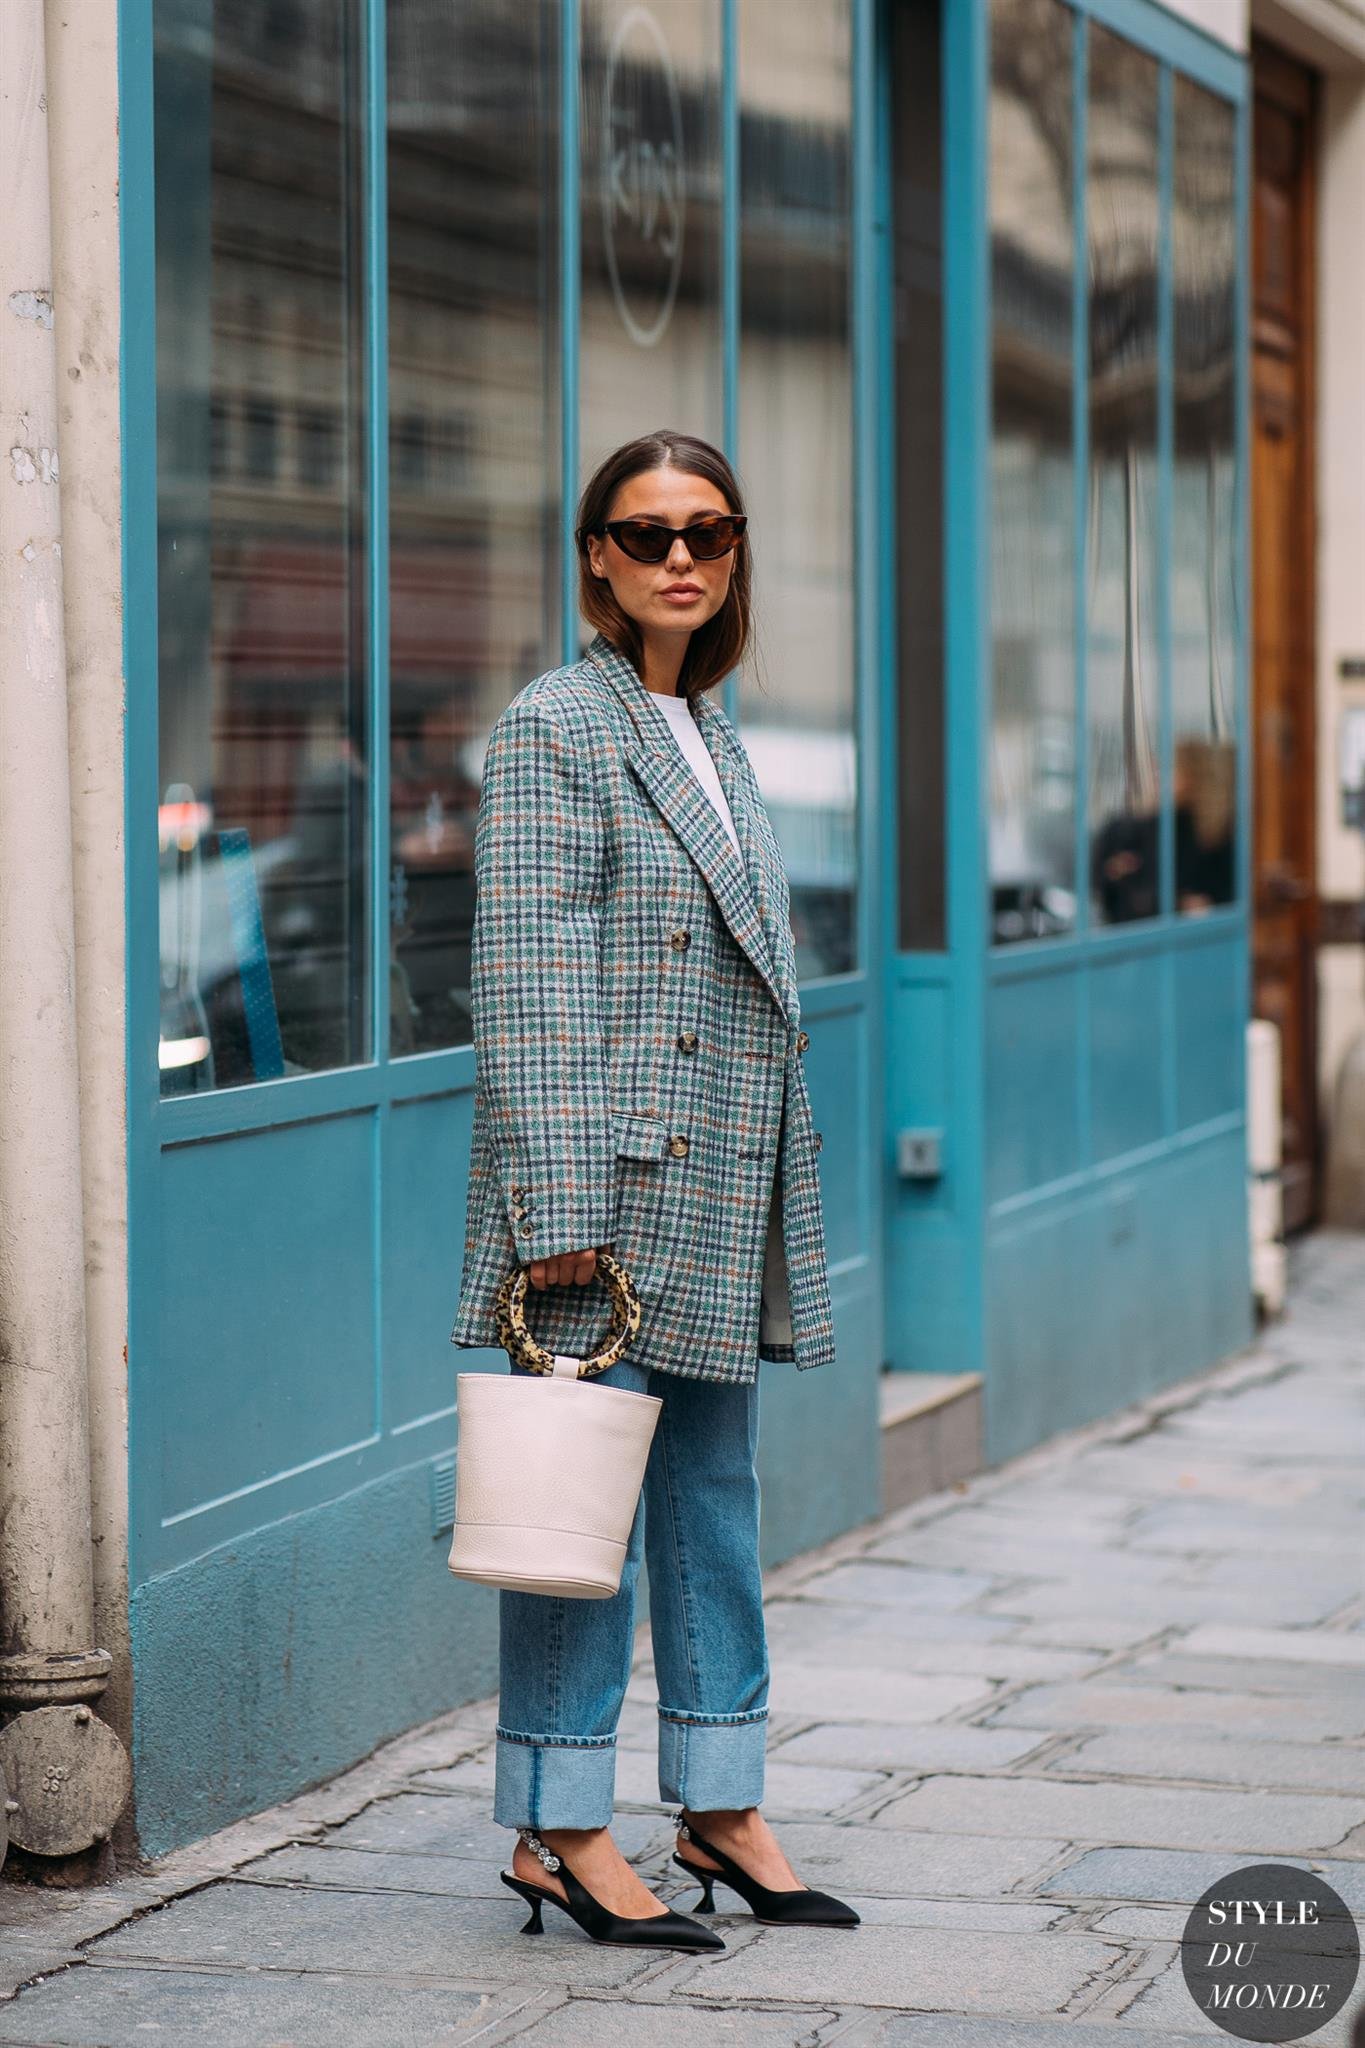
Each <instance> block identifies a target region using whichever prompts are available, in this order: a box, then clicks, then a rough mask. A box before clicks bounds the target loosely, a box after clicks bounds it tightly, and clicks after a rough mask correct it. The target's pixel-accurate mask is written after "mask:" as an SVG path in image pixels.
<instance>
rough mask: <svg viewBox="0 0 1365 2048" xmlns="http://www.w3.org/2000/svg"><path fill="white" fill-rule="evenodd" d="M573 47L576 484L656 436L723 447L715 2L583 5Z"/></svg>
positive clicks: (611, 0)
mask: <svg viewBox="0 0 1365 2048" xmlns="http://www.w3.org/2000/svg"><path fill="white" fill-rule="evenodd" d="M580 40H581V51H582V61H581V88H582V90H581V105H582V138H583V141H582V152H583V165H582V185H583V192H582V210H581V222H580V227H581V236H582V307H581V316H580V317H581V327H580V348H581V365H580V388H581V428H580V450H581V476H580V482H581V483H585V482H586V481H587V479H588V477H589V476H590V475H591V473H592V471H593V470H594V469H596V467H597V465H598V463H599V462H600V461H601V460H602V458H603V457H604V456H605V455H607V454H609V453H610V451H611V450H612V449H613V448H615V447H617V446H618V445H619V444H620V443H621V442H622V441H628V440H631V439H633V437H634V436H635V435H637V434H642V433H647V432H649V430H650V429H651V428H653V427H661V426H671V427H678V428H680V429H682V430H684V431H685V432H687V433H690V434H701V435H703V436H705V437H706V438H707V439H709V440H716V441H718V440H719V439H720V432H721V405H722V376H723V362H722V349H721V319H720V266H721V154H720V96H721V9H720V0H689V5H688V6H686V7H658V8H655V7H646V6H642V5H640V4H638V0H583V5H582V18H581V26H580ZM585 638H591V634H590V633H589V634H587V635H586V636H585Z"/></svg>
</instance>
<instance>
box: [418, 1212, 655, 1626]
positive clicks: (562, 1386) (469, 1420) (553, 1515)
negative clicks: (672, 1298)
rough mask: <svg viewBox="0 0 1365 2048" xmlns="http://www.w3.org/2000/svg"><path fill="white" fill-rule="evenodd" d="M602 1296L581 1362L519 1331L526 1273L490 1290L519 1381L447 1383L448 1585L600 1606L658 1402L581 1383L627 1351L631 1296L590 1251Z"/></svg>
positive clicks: (479, 1376) (626, 1537) (620, 1552)
mask: <svg viewBox="0 0 1365 2048" xmlns="http://www.w3.org/2000/svg"><path fill="white" fill-rule="evenodd" d="M597 1276H598V1278H599V1279H600V1280H602V1281H604V1282H605V1284H606V1287H607V1291H608V1294H609V1295H610V1297H611V1330H610V1334H609V1336H608V1339H607V1341H606V1343H605V1344H604V1345H603V1346H602V1348H601V1349H600V1350H599V1351H596V1352H594V1353H593V1355H592V1357H591V1358H570V1357H567V1356H563V1355H561V1354H559V1353H557V1352H551V1351H547V1350H545V1348H544V1347H543V1345H540V1344H538V1343H537V1342H536V1340H535V1338H534V1337H533V1336H532V1335H531V1332H530V1331H529V1330H528V1329H527V1327H526V1316H525V1301H526V1284H527V1277H528V1276H527V1272H526V1269H525V1268H524V1267H517V1268H515V1269H514V1270H513V1271H512V1272H511V1273H509V1274H508V1276H507V1278H506V1279H505V1280H504V1281H503V1283H502V1285H501V1287H500V1288H499V1289H498V1296H497V1303H496V1307H495V1310H494V1314H495V1316H496V1320H497V1325H498V1339H499V1342H500V1343H501V1344H502V1346H503V1348H504V1350H505V1351H506V1352H507V1354H508V1356H509V1357H510V1358H513V1359H515V1360H516V1361H517V1362H518V1363H519V1364H522V1365H526V1366H529V1367H530V1372H529V1373H512V1374H510V1375H504V1374H502V1373H489V1372H462V1373H459V1374H458V1375H457V1409H458V1415H459V1444H458V1449H457V1451H456V1458H455V1494H456V1505H455V1534H454V1538H453V1540H452V1542H451V1546H450V1558H449V1564H450V1569H451V1571H452V1572H453V1573H454V1574H455V1577H456V1578H457V1579H472V1580H474V1582H475V1583H476V1584H478V1585H482V1586H501V1587H506V1588H507V1589H508V1590H509V1591H511V1592H518V1593H558V1594H561V1595H566V1596H567V1597H569V1598H570V1599H579V1600H609V1599H610V1598H611V1596H612V1594H613V1593H615V1592H617V1591H618V1590H619V1588H620V1584H621V1567H622V1565H623V1564H624V1563H625V1556H626V1546H627V1544H628V1543H629V1541H630V1532H631V1528H632V1525H633V1523H634V1520H635V1510H636V1507H637V1506H638V1504H639V1499H640V1488H641V1486H642V1485H643V1484H644V1477H645V1466H646V1464H647V1463H648V1460H649V1447H650V1444H651V1442H652V1441H653V1437H654V1427H655V1424H656V1423H657V1422H658V1419H659V1410H660V1409H661V1408H662V1407H663V1402H662V1401H661V1400H660V1399H659V1398H658V1396H657V1395H655V1394H636V1393H632V1392H631V1391H630V1390H629V1389H628V1388H626V1387H594V1386H590V1385H589V1384H588V1381H589V1380H591V1379H592V1378H593V1377H594V1376H595V1375H596V1374H597V1373H601V1372H606V1371H607V1370H608V1368H609V1367H610V1366H613V1365H615V1364H616V1363H617V1361H618V1359H620V1358H622V1357H623V1356H624V1355H625V1352H626V1349H627V1347H628V1345H629V1344H630V1343H631V1342H632V1340H633V1339H634V1337H635V1333H636V1331H637V1330H638V1329H639V1327H640V1297H639V1295H638V1294H637V1293H636V1292H635V1286H634V1283H633V1281H632V1280H631V1278H630V1275H629V1274H628V1273H627V1271H626V1269H625V1267H624V1266H622V1265H620V1264H618V1262H617V1261H616V1260H615V1259H614V1258H613V1257H612V1256H611V1254H610V1253H609V1252H604V1251H599V1252H598V1254H597Z"/></svg>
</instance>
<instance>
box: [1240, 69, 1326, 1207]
mask: <svg viewBox="0 0 1365 2048" xmlns="http://www.w3.org/2000/svg"><path fill="white" fill-rule="evenodd" d="M1252 71H1253V80H1254V88H1255V104H1254V118H1253V129H1252V135H1253V162H1254V171H1253V214H1252V292H1253V304H1252V457H1251V511H1252V567H1253V577H1252V590H1253V598H1252V711H1253V716H1252V729H1253V734H1254V749H1253V761H1254V786H1255V810H1254V818H1253V900H1252V910H1253V941H1252V956H1253V970H1252V974H1253V983H1252V1007H1253V1009H1254V1011H1255V1014H1256V1015H1257V1016H1258V1017H1266V1018H1269V1019H1270V1020H1271V1021H1272V1022H1273V1023H1275V1024H1278V1026H1279V1027H1280V1035H1281V1049H1282V1062H1283V1084H1282V1106H1283V1116H1284V1205H1285V1225H1286V1228H1287V1229H1299V1228H1302V1227H1303V1225H1305V1224H1307V1223H1309V1222H1311V1221H1312V1220H1313V1219H1314V1217H1315V1215H1316V1212H1317V1201H1318V1153H1319V1144H1318V1105H1317V1016H1316V1013H1317V1002H1316V976H1317V961H1316V944H1317V869H1316V832H1315V803H1316V792H1315V744H1316V725H1315V718H1314V689H1315V681H1314V644H1313V643H1314V635H1313V617H1314V604H1315V594H1314V577H1313V548H1314V527H1313V493H1314V477H1313V413H1312V407H1313V291H1314V256H1313V105H1314V75H1313V73H1312V72H1311V71H1308V70H1306V69H1305V68H1304V66H1303V65H1301V64H1299V63H1296V62H1295V61H1294V59H1292V58H1290V57H1288V56H1286V55H1285V54H1284V53H1283V52H1282V51H1280V50H1278V49H1276V48H1275V47H1274V46H1273V45H1271V44H1266V43H1262V42H1260V41H1253V45H1252Z"/></svg>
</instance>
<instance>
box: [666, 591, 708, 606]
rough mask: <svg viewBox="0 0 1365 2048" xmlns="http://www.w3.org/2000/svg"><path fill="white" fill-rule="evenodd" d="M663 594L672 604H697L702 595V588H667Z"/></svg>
mask: <svg viewBox="0 0 1365 2048" xmlns="http://www.w3.org/2000/svg"><path fill="white" fill-rule="evenodd" d="M662 595H663V596H664V597H666V598H667V599H668V602H669V603H670V604H695V603H696V601H697V599H698V598H699V597H700V596H701V592H700V590H695V589H693V590H665V591H664V592H663V593H662Z"/></svg>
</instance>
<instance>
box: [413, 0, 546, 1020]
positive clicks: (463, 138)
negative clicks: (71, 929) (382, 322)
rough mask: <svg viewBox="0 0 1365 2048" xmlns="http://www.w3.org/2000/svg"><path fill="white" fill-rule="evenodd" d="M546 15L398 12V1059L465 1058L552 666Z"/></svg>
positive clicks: (529, 11) (538, 11) (489, 10)
mask: <svg viewBox="0 0 1365 2048" xmlns="http://www.w3.org/2000/svg"><path fill="white" fill-rule="evenodd" d="M558 38H559V10H558V5H557V4H550V0H547V4H545V5H539V4H527V5H525V6H521V7H515V8H508V7H506V6H500V5H498V4H497V0H483V4H481V5H471V4H466V5H462V6H461V7H459V8H439V9H438V8H430V7H426V6H420V5H415V4H411V0H391V4H390V6H389V10H388V82H389V111H388V126H389V134H388V173H389V274H388V291H389V300H388V305H389V365H388V383H389V408H390V420H389V530H390V533H389V621H390V630H389V646H390V683H389V708H390V733H391V742H392V752H391V757H390V777H391V780H390V821H391V822H390V848H389V927H390V967H389V991H390V1004H389V1008H390V1049H391V1051H392V1052H393V1053H394V1054H396V1055H397V1054H403V1053H410V1052H429V1051H434V1050H436V1049H438V1048H441V1047H445V1046H454V1045H466V1044H468V1043H469V1042H470V1040H471V1037H472V1031H471V1024H470V1012H469V954H470V943H471V939H472V934H473V921H474V872H473V870H474V822H475V818H476V815H477V812H478V803H479V781H480V771H481V766H482V757H483V749H484V746H485V744H486V738H487V733H488V729H489V727H490V726H491V724H492V722H493V720H494V718H495V717H496V716H497V714H498V712H499V711H501V709H502V708H503V706H504V705H505V704H507V703H508V702H509V701H510V699H511V698H512V697H513V696H514V695H515V694H516V692H517V691H518V690H519V689H521V688H522V686H523V685H524V684H525V683H528V682H529V681H530V680H531V679H532V677H533V676H536V675H538V674H539V673H540V672H541V671H542V670H543V669H546V668H550V667H552V666H553V664H554V662H555V660H556V659H557V652H558V644H559V609H558V594H559V559H560V537H559V519H560V491H559V437H560V413H559V407H560V392H559V358H560V347H559V320H558V304H559V285H558V272H557V267H556V255H557V249H558V231H559V230H558V191H559V121H558Z"/></svg>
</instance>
